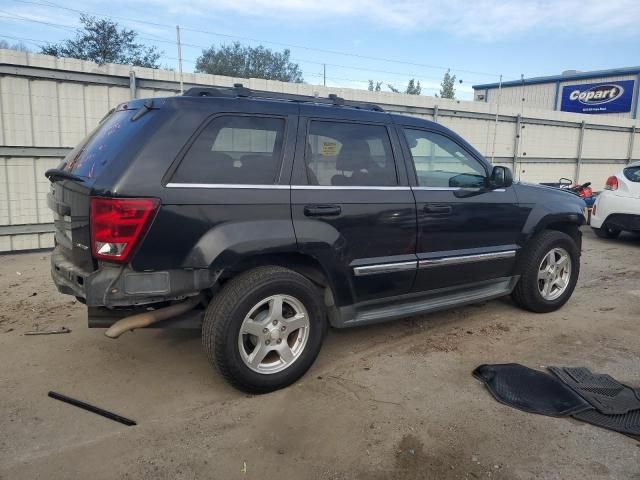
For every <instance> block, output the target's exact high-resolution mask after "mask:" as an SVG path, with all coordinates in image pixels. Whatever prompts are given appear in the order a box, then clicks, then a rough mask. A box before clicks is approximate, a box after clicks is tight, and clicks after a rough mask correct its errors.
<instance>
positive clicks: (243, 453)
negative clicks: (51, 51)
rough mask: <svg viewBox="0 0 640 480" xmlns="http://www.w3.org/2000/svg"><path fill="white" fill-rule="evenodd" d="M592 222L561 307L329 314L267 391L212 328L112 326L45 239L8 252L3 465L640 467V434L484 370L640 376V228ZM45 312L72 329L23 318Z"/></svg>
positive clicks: (50, 469) (44, 318) (385, 474)
mask: <svg viewBox="0 0 640 480" xmlns="http://www.w3.org/2000/svg"><path fill="white" fill-rule="evenodd" d="M584 236H585V242H584V255H583V258H582V272H581V277H580V281H579V284H578V288H577V289H576V291H575V293H574V295H573V298H572V299H571V300H570V302H569V304H567V305H566V306H565V307H564V308H563V309H562V310H560V311H559V312H555V313H552V314H547V315H536V314H531V313H527V312H523V311H521V310H518V309H517V308H516V307H514V306H513V305H512V304H511V303H510V302H509V301H508V300H499V301H493V302H488V303H485V304H482V305H476V306H470V307H466V308H460V309H457V310H454V311H449V312H446V313H439V314H432V315H425V316H421V317H414V318H411V319H408V320H405V321H400V322H395V323H389V324H385V325H380V326H375V327H367V328H360V329H354V330H348V331H332V332H330V333H329V336H328V338H327V339H326V342H325V345H324V348H323V350H322V352H321V354H320V357H319V359H318V361H317V362H316V363H315V365H314V367H313V368H312V369H311V370H310V371H309V372H308V373H307V375H306V376H305V377H304V378H303V379H302V380H301V381H300V382H298V383H297V384H295V385H293V386H291V387H290V388H288V389H285V390H282V391H279V392H276V393H273V394H269V395H263V396H248V395H245V394H242V393H240V392H238V391H236V390H234V389H232V388H231V387H229V386H227V384H226V383H224V382H223V381H222V379H221V378H220V377H219V376H218V375H217V374H216V373H215V371H213V370H212V369H211V368H210V367H209V365H208V363H207V360H206V358H205V355H204V354H203V352H202V351H201V348H200V339H199V335H198V333H197V332H185V331H176V330H174V331H171V330H143V331H137V332H133V333H128V334H125V335H124V336H123V337H121V338H120V339H119V340H110V339H108V338H106V337H105V336H104V335H103V331H102V330H89V329H88V328H87V327H86V317H85V311H84V307H83V306H82V305H80V304H78V303H76V302H75V301H73V299H72V298H71V297H67V296H64V295H60V294H58V293H57V292H56V291H55V288H54V286H53V284H52V282H51V280H50V278H49V264H48V257H47V254H46V253H29V254H23V255H14V256H2V257H0V292H2V294H1V296H0V478H2V479H5V478H6V479H22V478H24V479H34V478H46V479H58V478H60V479H69V478H81V479H86V478H91V479H92V480H98V479H103V478H131V479H138V478H150V479H151V478H153V479H158V478H167V479H192V478H220V479H262V478H269V479H307V478H322V479H351V478H354V479H374V480H376V479H387V478H388V479H423V478H427V479H448V478H456V479H457V478H461V479H464V478H494V479H495V478H498V479H534V478H535V479H539V478H542V479H563V480H565V479H581V480H582V479H585V478H598V479H600V478H611V479H640V448H638V447H639V446H640V443H639V442H637V441H635V440H633V439H631V438H628V437H625V436H623V435H620V434H617V433H613V432H609V431H606V430H602V429H599V428H597V427H593V426H590V425H587V424H582V423H580V422H577V421H574V420H570V419H565V418H550V417H543V416H537V415H532V414H528V413H524V412H520V411H518V410H514V409H511V408H509V407H506V406H503V405H501V404H499V403H497V402H496V401H495V400H493V398H492V397H491V396H490V394H489V393H488V392H487V391H486V390H485V389H484V387H483V386H482V385H481V384H480V383H478V382H477V381H476V380H475V379H473V377H472V376H471V371H472V370H473V369H474V368H475V367H476V366H477V365H479V364H481V363H494V362H519V363H523V364H525V365H528V366H531V367H536V368H539V367H541V366H544V365H561V366H586V367H589V368H591V369H594V370H595V371H598V372H601V373H609V374H611V375H613V376H614V377H616V378H618V379H619V380H621V381H623V382H626V383H629V384H631V385H636V386H640V342H639V341H638V340H639V339H640V321H639V319H640V238H638V237H632V236H623V237H621V238H620V239H619V240H617V241H605V240H600V239H597V238H595V237H594V236H593V234H592V233H591V231H590V229H585V232H584ZM36 325H37V326H39V328H44V327H60V326H66V327H68V328H70V329H71V330H72V332H71V333H70V334H66V335H51V336H24V335H23V334H24V332H26V331H28V330H32V329H33V328H35V326H36ZM49 390H55V391H58V392H61V393H64V394H67V395H70V396H73V397H76V398H80V399H83V400H85V401H88V402H93V403H95V404H98V405H100V406H102V407H104V408H107V409H110V410H113V411H116V412H118V413H120V414H122V415H125V416H128V417H131V418H134V419H135V420H137V421H138V426H136V427H125V426H123V425H120V424H118V423H115V422H112V421H110V420H107V419H104V418H102V417H99V416H97V415H94V414H92V413H88V412H85V411H83V410H80V409H78V408H75V407H72V406H69V405H66V404H63V403H61V402H58V401H56V400H52V399H50V398H48V397H47V392H48V391H49Z"/></svg>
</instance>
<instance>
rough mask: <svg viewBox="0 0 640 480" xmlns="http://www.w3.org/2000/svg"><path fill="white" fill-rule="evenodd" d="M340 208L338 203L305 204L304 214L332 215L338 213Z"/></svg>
mask: <svg viewBox="0 0 640 480" xmlns="http://www.w3.org/2000/svg"><path fill="white" fill-rule="evenodd" d="M340 213H342V209H341V208H340V206H339V205H306V206H305V207H304V214H305V215H306V216H307V217H334V216H336V215H340Z"/></svg>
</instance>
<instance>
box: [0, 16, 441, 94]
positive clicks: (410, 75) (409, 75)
mask: <svg viewBox="0 0 640 480" xmlns="http://www.w3.org/2000/svg"><path fill="white" fill-rule="evenodd" d="M0 13H2V14H3V15H0V19H1V18H7V19H12V20H21V21H26V22H35V23H39V24H45V25H48V26H51V27H56V28H61V29H64V30H68V31H75V28H74V27H72V26H71V25H63V24H57V23H52V22H43V21H40V20H35V19H32V18H28V17H24V16H21V15H15V14H9V13H6V12H4V11H2V10H0ZM154 36H155V37H156V38H148V37H144V36H138V38H139V39H141V40H148V41H152V42H161V43H166V44H170V45H173V44H175V41H174V40H165V39H162V38H160V37H158V36H156V35H154ZM44 43H49V42H47V41H44ZM182 45H183V46H190V47H196V48H202V49H207V48H209V47H207V46H205V45H198V44H193V43H184V42H182ZM160 58H162V59H165V60H176V61H177V60H178V59H177V58H175V57H168V56H161V57H160ZM292 60H293V61H295V62H298V63H310V64H314V65H328V66H332V67H337V68H345V69H348V70H359V71H365V72H373V73H376V74H387V75H395V76H401V77H405V78H407V79H408V78H416V79H418V80H422V81H423V82H424V81H425V80H426V81H438V82H439V81H440V79H437V78H433V77H426V76H425V75H422V74H417V73H405V72H397V71H389V70H380V69H375V68H365V67H356V66H348V65H341V64H336V63H326V62H318V61H315V60H307V59H299V58H294V59H292ZM183 61H184V62H187V63H192V64H196V63H197V61H196V60H194V59H183ZM309 75H313V76H316V75H315V74H309ZM330 78H331V79H334V80H337V79H339V78H340V77H334V76H332V77H330ZM345 80H349V81H357V82H362V81H364V82H367V81H369V79H366V80H353V79H345ZM424 88H425V89H429V87H424Z"/></svg>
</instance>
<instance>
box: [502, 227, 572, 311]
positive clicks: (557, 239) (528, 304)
mask: <svg viewBox="0 0 640 480" xmlns="http://www.w3.org/2000/svg"><path fill="white" fill-rule="evenodd" d="M551 252H555V253H553V256H554V258H563V257H562V252H566V254H567V255H568V261H567V262H566V264H570V268H569V271H568V273H567V272H566V269H564V267H560V261H559V262H558V264H557V265H558V266H556V265H554V266H553V268H554V269H556V268H557V269H558V272H559V273H563V272H564V273H565V274H566V275H560V276H561V277H563V278H560V280H562V283H564V281H566V286H564V287H563V290H562V289H561V288H560V284H561V283H560V281H559V280H558V282H559V283H558V284H556V285H553V287H552V289H550V290H549V291H547V297H546V298H545V296H544V295H543V292H542V291H541V288H542V289H543V290H544V288H543V286H544V285H546V284H547V283H548V282H549V280H545V279H544V278H547V277H544V276H545V275H551V277H549V278H553V276H552V274H549V273H547V270H548V268H549V267H548V264H547V263H545V264H543V262H546V261H547V256H548V255H551V254H552V253H551ZM522 255H523V256H522V257H521V260H520V264H521V276H520V280H519V281H518V283H517V285H516V287H515V289H514V290H513V292H512V294H511V296H512V298H513V300H514V301H515V302H516V304H518V305H519V306H520V307H522V308H524V309H526V310H529V311H532V312H536V313H546V312H552V311H555V310H558V309H559V308H560V307H562V306H563V305H564V304H565V303H567V301H568V300H569V298H570V297H571V294H572V293H573V290H574V289H575V287H576V283H577V282H578V276H579V274H580V252H579V250H578V247H577V245H576V243H575V242H574V241H573V239H572V238H571V237H570V236H569V235H567V234H566V233H563V232H559V231H555V230H544V231H542V232H540V233H539V234H537V235H536V236H535V237H534V238H532V239H531V240H530V241H529V247H528V248H526V249H525V251H524V252H522ZM543 265H547V268H546V269H545V273H543V274H542V275H543V277H544V278H543V279H540V278H539V272H540V271H541V270H542V267H543ZM551 283H553V280H551ZM554 288H555V290H554ZM555 294H557V296H555V297H554V295H555Z"/></svg>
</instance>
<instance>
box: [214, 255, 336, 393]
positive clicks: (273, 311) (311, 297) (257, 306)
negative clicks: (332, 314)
mask: <svg viewBox="0 0 640 480" xmlns="http://www.w3.org/2000/svg"><path fill="white" fill-rule="evenodd" d="M280 305H281V306H280ZM305 315H306V318H307V319H308V326H306V327H298V329H296V326H297V325H298V324H302V323H304V317H305ZM287 316H289V318H287ZM278 319H280V320H279V321H278ZM296 322H297V323H296ZM285 324H286V325H285ZM287 326H289V327H290V328H289V331H287ZM241 328H242V330H243V332H244V333H243V334H242V335H241V333H240V331H241ZM267 330H268V332H266V331H267ZM326 331H327V321H326V312H325V309H324V305H323V302H322V295H321V291H320V289H319V288H318V287H317V286H316V285H315V284H314V283H312V282H311V281H310V280H309V279H307V278H306V277H304V276H302V275H300V274H299V273H297V272H294V271H292V270H289V269H286V268H282V267H277V266H267V267H259V268H255V269H253V270H249V271H247V272H244V273H242V274H240V275H239V276H237V277H235V278H233V279H231V280H229V282H228V283H227V284H226V285H225V286H224V287H223V289H222V290H221V291H220V292H218V294H216V296H215V297H214V298H213V300H212V301H211V302H210V303H209V306H208V307H207V310H206V312H205V316H204V321H203V324H202V344H203V346H204V349H205V351H206V353H207V357H208V359H209V362H210V363H211V364H212V365H213V366H214V367H215V368H216V369H217V370H218V371H219V372H220V373H221V374H222V376H223V377H224V378H225V379H226V380H227V381H228V382H229V383H231V385H233V386H234V387H236V388H238V389H239V390H242V391H244V392H247V393H267V392H272V391H274V390H278V389H280V388H284V387H286V386H288V385H291V384H292V383H293V382H295V381H296V380H298V379H299V378H300V377H301V376H302V375H304V373H305V372H306V371H307V370H308V369H309V367H311V365H312V364H313V362H314V360H315V359H316V357H317V355H318V353H319V352H320V347H321V345H322V341H323V339H324V336H325V334H326ZM247 332H251V333H247ZM265 332H266V333H265ZM287 348H288V349H289V350H288V351H287ZM264 351H268V352H269V353H267V355H266V356H265V357H264V360H260V358H261V356H262V355H261V354H262V353H264ZM281 352H282V353H281ZM285 353H286V355H285ZM252 354H255V355H254V356H253V357H252ZM252 358H253V359H254V361H255V362H254V364H251V362H252ZM258 361H259V362H258ZM250 365H252V366H250Z"/></svg>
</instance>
